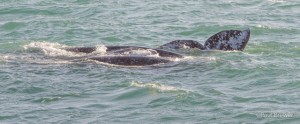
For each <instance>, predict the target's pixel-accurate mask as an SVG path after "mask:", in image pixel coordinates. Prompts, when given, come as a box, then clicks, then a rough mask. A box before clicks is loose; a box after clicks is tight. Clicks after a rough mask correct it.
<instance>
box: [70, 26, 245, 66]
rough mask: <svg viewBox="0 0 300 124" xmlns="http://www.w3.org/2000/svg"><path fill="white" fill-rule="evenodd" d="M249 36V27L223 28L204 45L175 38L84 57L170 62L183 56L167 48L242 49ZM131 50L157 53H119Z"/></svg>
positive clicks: (124, 63) (126, 62)
mask: <svg viewBox="0 0 300 124" xmlns="http://www.w3.org/2000/svg"><path fill="white" fill-rule="evenodd" d="M249 38H250V29H246V30H243V31H240V30H225V31H221V32H218V33H216V34H214V35H212V36H211V37H210V38H208V39H207V40H206V41H205V43H204V45H202V44H201V43H199V42H198V41H194V40H175V41H171V42H169V43H166V44H163V45H161V46H160V47H158V48H146V47H139V46H106V48H107V49H106V52H107V53H118V54H117V55H113V56H111V55H108V56H96V57H88V58H86V59H89V60H95V61H99V62H103V63H108V64H114V65H122V66H147V65H156V64H163V63H169V62H172V61H171V60H170V58H183V56H182V55H180V54H177V53H174V52H170V51H168V50H169V49H200V50H223V51H230V50H238V51H243V50H244V48H245V47H246V45H247V43H248V41H249ZM64 49H65V50H67V51H70V52H75V53H92V52H94V51H95V50H96V49H97V48H96V47H68V48H64ZM133 50H151V52H154V53H156V54H158V56H157V57H152V56H142V55H137V56H136V55H120V54H122V53H125V52H130V51H133Z"/></svg>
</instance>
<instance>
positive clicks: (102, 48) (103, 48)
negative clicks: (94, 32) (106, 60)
mask: <svg viewBox="0 0 300 124" xmlns="http://www.w3.org/2000/svg"><path fill="white" fill-rule="evenodd" d="M106 49H107V47H106V46H104V45H96V50H95V51H94V52H92V54H101V55H104V54H106Z"/></svg>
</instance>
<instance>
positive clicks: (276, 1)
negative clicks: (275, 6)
mask: <svg viewBox="0 0 300 124" xmlns="http://www.w3.org/2000/svg"><path fill="white" fill-rule="evenodd" d="M268 1H269V2H272V3H285V2H287V1H286V0H268Z"/></svg>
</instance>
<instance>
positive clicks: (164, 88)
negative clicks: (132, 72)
mask: <svg viewBox="0 0 300 124" xmlns="http://www.w3.org/2000/svg"><path fill="white" fill-rule="evenodd" d="M130 86H133V87H141V88H151V89H156V90H159V91H162V92H166V91H184V92H189V91H188V90H184V89H181V88H177V87H174V86H168V85H163V84H159V83H142V82H137V81H133V82H132V83H131V84H130Z"/></svg>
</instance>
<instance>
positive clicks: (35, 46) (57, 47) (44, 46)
mask: <svg viewBox="0 0 300 124" xmlns="http://www.w3.org/2000/svg"><path fill="white" fill-rule="evenodd" d="M66 47H67V46H66V45H62V44H59V43H49V42H32V43H30V44H27V45H25V46H23V48H24V49H25V50H29V51H36V50H38V51H42V52H43V53H44V54H45V55H46V56H50V57H80V56H84V55H86V54H84V53H73V52H69V51H66V50H64V48H66Z"/></svg>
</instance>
